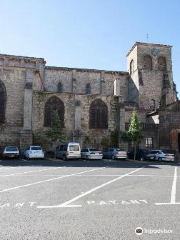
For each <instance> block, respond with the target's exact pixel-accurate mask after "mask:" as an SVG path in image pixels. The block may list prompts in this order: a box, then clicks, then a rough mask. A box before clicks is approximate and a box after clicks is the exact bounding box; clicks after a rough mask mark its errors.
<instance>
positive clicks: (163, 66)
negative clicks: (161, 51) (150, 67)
mask: <svg viewBox="0 0 180 240" xmlns="http://www.w3.org/2000/svg"><path fill="white" fill-rule="evenodd" d="M158 70H162V71H165V70H166V59H165V57H159V58H158Z"/></svg>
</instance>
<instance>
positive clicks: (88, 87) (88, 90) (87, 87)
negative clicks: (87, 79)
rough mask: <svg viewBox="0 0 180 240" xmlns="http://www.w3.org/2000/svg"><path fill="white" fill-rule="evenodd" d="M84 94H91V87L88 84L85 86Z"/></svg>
mask: <svg viewBox="0 0 180 240" xmlns="http://www.w3.org/2000/svg"><path fill="white" fill-rule="evenodd" d="M86 93H87V94H90V93H91V85H90V83H88V84H86Z"/></svg>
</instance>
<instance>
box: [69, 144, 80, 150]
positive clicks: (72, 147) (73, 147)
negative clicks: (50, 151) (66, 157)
mask: <svg viewBox="0 0 180 240" xmlns="http://www.w3.org/2000/svg"><path fill="white" fill-rule="evenodd" d="M69 151H79V145H69Z"/></svg>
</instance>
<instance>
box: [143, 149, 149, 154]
mask: <svg viewBox="0 0 180 240" xmlns="http://www.w3.org/2000/svg"><path fill="white" fill-rule="evenodd" d="M142 152H143V153H145V154H147V153H150V151H149V150H147V149H142Z"/></svg>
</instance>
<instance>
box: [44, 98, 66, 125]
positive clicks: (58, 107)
mask: <svg viewBox="0 0 180 240" xmlns="http://www.w3.org/2000/svg"><path fill="white" fill-rule="evenodd" d="M53 111H57V113H58V116H59V119H60V120H61V126H62V127H64V103H63V101H61V100H60V99H59V98H58V97H55V96H54V97H51V98H50V99H49V100H48V101H47V102H46V104H45V113H44V126H45V127H50V126H52V120H53V119H52V118H53Z"/></svg>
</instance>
